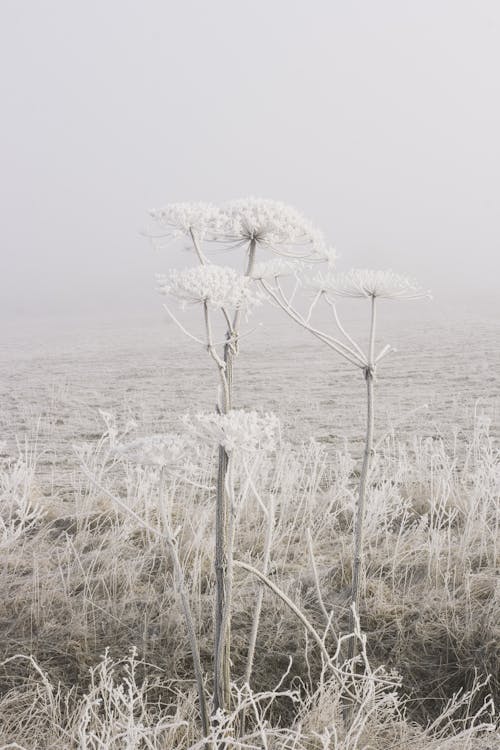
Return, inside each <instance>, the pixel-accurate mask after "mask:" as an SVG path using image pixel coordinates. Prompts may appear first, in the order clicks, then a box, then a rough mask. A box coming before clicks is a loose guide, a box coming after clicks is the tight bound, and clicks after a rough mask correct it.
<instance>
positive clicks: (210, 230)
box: [149, 202, 223, 240]
mask: <svg viewBox="0 0 500 750" xmlns="http://www.w3.org/2000/svg"><path fill="white" fill-rule="evenodd" d="M149 214H150V216H151V218H152V219H153V220H154V221H155V222H156V223H157V224H158V225H159V226H160V227H162V229H164V234H163V235H162V236H163V237H165V238H167V239H168V238H170V239H176V238H178V237H189V236H190V235H191V233H192V232H193V233H194V234H195V235H196V237H197V239H199V240H203V239H214V238H216V237H217V236H218V235H219V233H220V231H221V230H222V227H223V219H222V216H221V213H220V211H219V209H218V208H217V206H215V205H213V204H212V203H201V202H200V203H189V202H184V203H169V204H168V205H167V206H165V207H164V208H159V209H152V210H151V211H150V212H149Z"/></svg>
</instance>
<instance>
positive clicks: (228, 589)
mask: <svg viewBox="0 0 500 750" xmlns="http://www.w3.org/2000/svg"><path fill="white" fill-rule="evenodd" d="M226 497H227V499H228V503H227V506H226V507H227V525H226V529H227V537H226V545H227V546H226V570H225V572H226V575H225V591H224V594H225V600H224V609H223V611H222V619H221V629H220V634H219V638H220V639H221V641H222V643H221V644H220V645H219V649H218V659H219V661H218V663H217V664H216V669H217V672H218V673H219V675H220V676H221V678H222V679H221V690H222V696H221V698H222V704H223V705H224V706H225V707H226V708H227V709H228V708H229V706H230V701H231V643H230V641H229V640H227V636H228V634H229V633H230V623H231V603H232V593H233V556H234V535H235V526H236V524H235V517H236V503H235V498H234V479H233V461H232V458H231V456H229V458H228V464H227V473H226Z"/></svg>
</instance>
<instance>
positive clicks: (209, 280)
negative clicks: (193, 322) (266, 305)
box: [158, 264, 260, 308]
mask: <svg viewBox="0 0 500 750" xmlns="http://www.w3.org/2000/svg"><path fill="white" fill-rule="evenodd" d="M158 289H159V291H160V293H162V294H171V295H172V296H173V297H176V298H177V299H179V300H181V302H183V303H199V302H207V303H208V304H209V305H210V306H211V307H214V308H221V307H236V308H240V307H246V308H248V307H251V306H253V305H256V304H259V302H260V296H259V295H258V293H257V292H256V290H255V288H253V287H252V283H251V281H250V280H249V279H248V278H246V277H244V276H241V275H240V274H238V273H237V272H236V271H235V270H234V269H232V268H229V267H227V266H216V265H213V264H208V265H205V266H194V267H193V268H186V269H184V270H182V271H178V270H175V269H174V270H171V271H170V272H169V273H168V274H166V275H161V276H158Z"/></svg>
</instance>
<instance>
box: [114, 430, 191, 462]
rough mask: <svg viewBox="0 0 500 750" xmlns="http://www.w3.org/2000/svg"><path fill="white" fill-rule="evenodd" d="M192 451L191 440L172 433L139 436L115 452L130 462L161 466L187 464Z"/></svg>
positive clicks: (117, 447) (118, 447) (118, 446)
mask: <svg viewBox="0 0 500 750" xmlns="http://www.w3.org/2000/svg"><path fill="white" fill-rule="evenodd" d="M192 451H193V442H192V441H191V440H188V439H187V438H186V437H184V436H181V435H175V434H171V433H167V434H164V435H150V436H147V437H143V438H137V439H136V440H132V441H131V442H130V443H125V444H121V445H117V446H116V448H115V452H116V453H117V454H118V455H119V456H121V457H122V458H124V459H125V460H126V461H129V462H130V463H135V464H140V465H141V466H159V467H161V468H174V467H176V466H179V464H185V463H186V462H187V459H188V456H189V455H190V453H192Z"/></svg>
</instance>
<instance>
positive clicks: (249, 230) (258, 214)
mask: <svg viewBox="0 0 500 750" xmlns="http://www.w3.org/2000/svg"><path fill="white" fill-rule="evenodd" d="M221 213H222V215H223V217H224V227H223V229H222V231H221V236H220V239H224V240H226V241H229V242H236V243H242V244H243V243H247V242H251V241H252V240H254V241H255V242H256V244H257V245H261V246H263V247H267V248H269V249H270V250H272V251H273V252H275V253H278V254H279V255H284V256H288V257H292V258H310V259H313V260H322V259H323V258H324V257H325V252H326V243H325V239H324V237H323V235H322V233H321V232H320V231H319V230H318V229H316V228H315V227H314V226H313V224H312V223H311V222H310V221H308V220H307V219H306V218H305V217H304V216H302V214H300V213H299V212H298V211H296V210H295V209H294V208H291V207H290V206H287V205H286V204H285V203H281V202H279V201H271V200H264V199H262V198H245V199H241V200H234V201H229V202H228V203H226V204H224V205H223V206H222V207H221Z"/></svg>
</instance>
